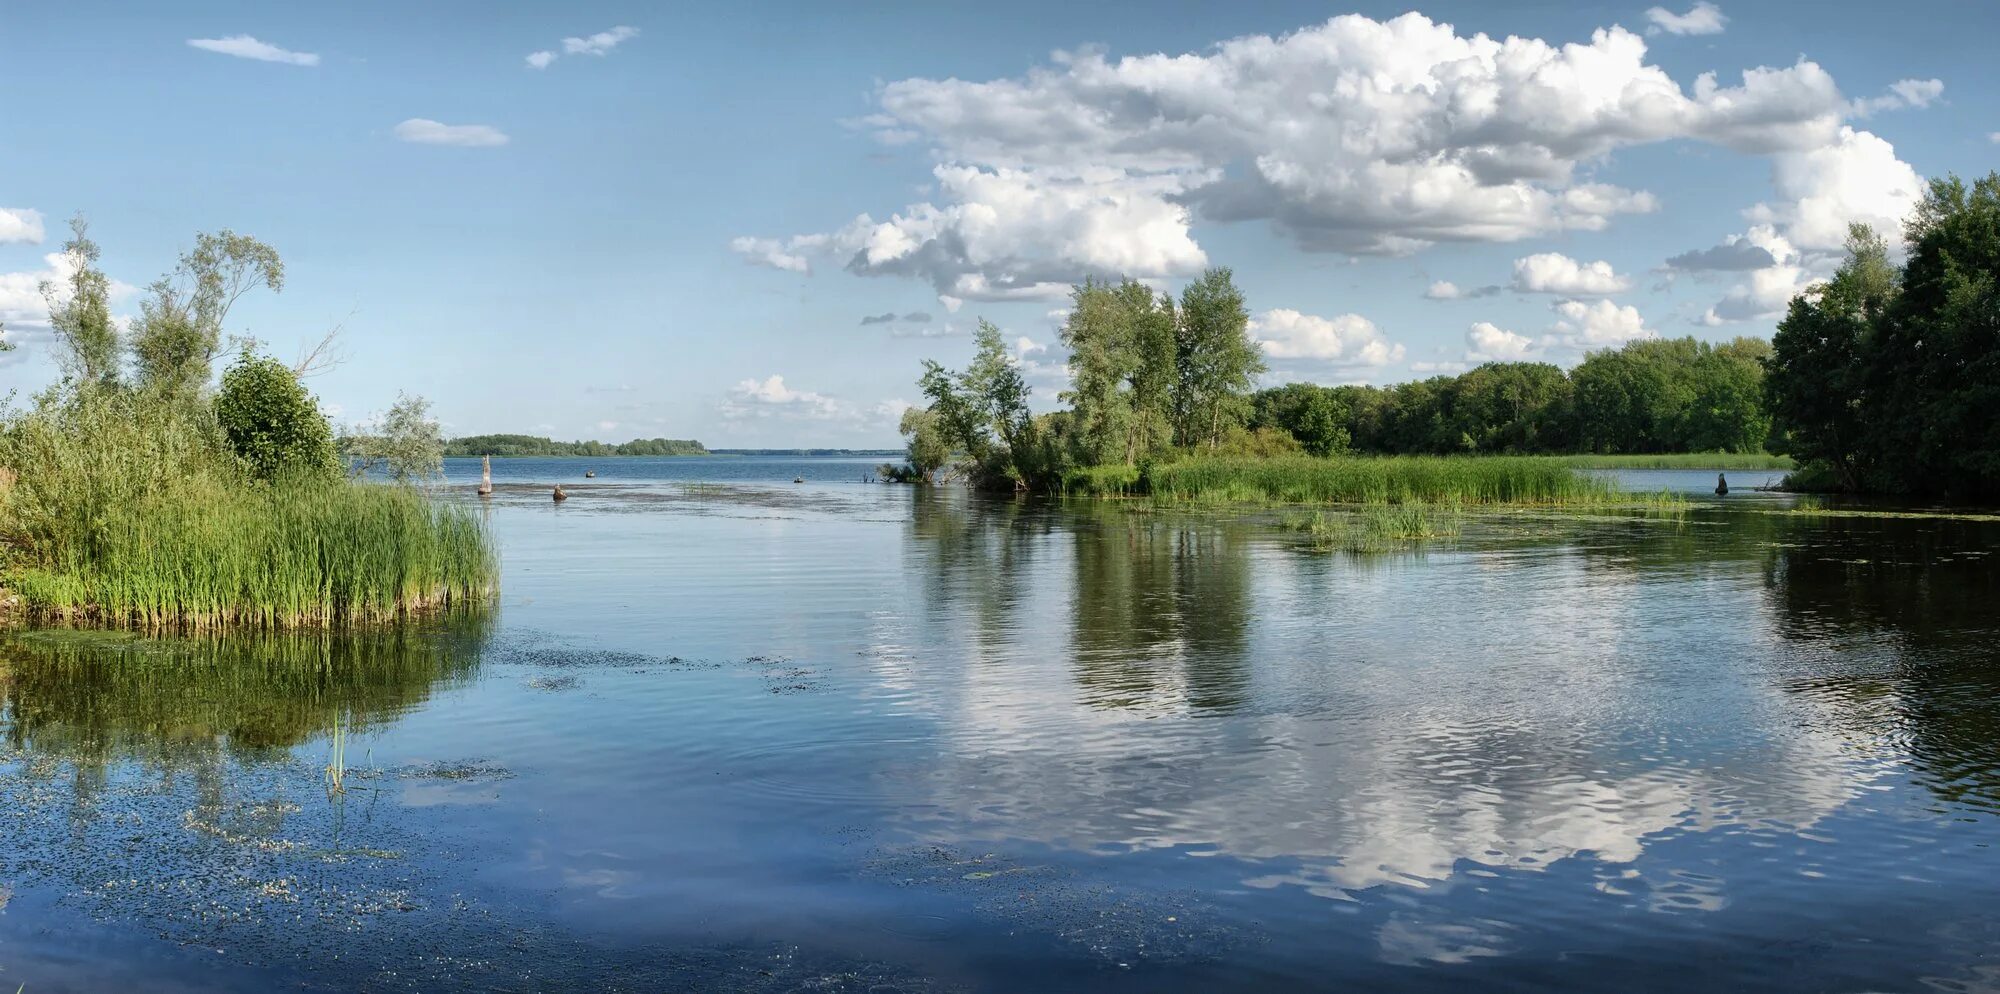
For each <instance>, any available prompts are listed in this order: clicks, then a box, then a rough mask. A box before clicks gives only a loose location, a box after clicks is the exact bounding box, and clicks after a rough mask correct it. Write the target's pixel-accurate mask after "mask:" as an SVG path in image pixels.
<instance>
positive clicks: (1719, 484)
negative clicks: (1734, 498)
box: [1715, 473, 1729, 497]
mask: <svg viewBox="0 0 2000 994" xmlns="http://www.w3.org/2000/svg"><path fill="white" fill-rule="evenodd" d="M1715 495H1716V496H1717V497H1727V496H1729V478H1728V477H1726V476H1723V475H1722V474H1721V473H1717V474H1715Z"/></svg>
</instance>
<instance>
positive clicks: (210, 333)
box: [131, 229, 285, 394]
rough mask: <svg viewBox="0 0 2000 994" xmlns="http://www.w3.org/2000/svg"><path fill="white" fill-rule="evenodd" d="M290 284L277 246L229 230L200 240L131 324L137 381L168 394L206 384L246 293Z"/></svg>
mask: <svg viewBox="0 0 2000 994" xmlns="http://www.w3.org/2000/svg"><path fill="white" fill-rule="evenodd" d="M259 286H262V287H265V288H267V289H269V290H270V291H271V292H273V293H276V292H278V291H280V290H282V289H284V286H285V264H284V262H283V261H282V260H280V259H279V258H278V252H277V250H276V249H273V248H272V247H271V246H269V245H266V244H264V243H263V242H260V241H258V240H257V239H255V238H252V237H250V236H248V235H239V234H237V233H235V232H233V231H229V230H227V229H224V230H223V231H220V232H216V233H213V234H209V233H203V234H199V235H196V236H195V247H194V248H193V249H192V250H191V251H189V252H187V253H186V254H184V255H182V256H181V258H180V264H179V265H178V266H177V267H175V269H174V271H173V272H172V273H171V274H169V275H167V276H164V277H161V278H160V279H159V280H157V281H155V282H154V283H153V285H152V286H151V287H149V288H148V290H147V294H148V295H147V299H146V300H144V301H142V302H141V303H140V305H139V319H138V320H137V321H136V322H134V323H133V326H132V343H131V344H132V360H133V365H134V367H135V368H136V371H137V373H138V382H139V383H140V384H141V385H142V386H145V387H149V388H152V389H154V390H156V391H159V392H161V393H166V394H191V393H195V392H198V391H200V390H201V389H202V388H203V387H205V386H207V385H208V380H209V377H210V376H211V375H212V373H213V369H212V366H213V365H214V362H215V357H216V354H217V351H218V350H219V349H220V348H221V344H222V326H223V322H224V321H225V320H226V319H227V318H228V317H229V310H230V308H231V307H233V306H235V304H236V301H237V300H238V299H240V298H241V297H242V296H243V295H244V294H246V293H248V292H250V291H251V290H253V289H255V288H257V287H259Z"/></svg>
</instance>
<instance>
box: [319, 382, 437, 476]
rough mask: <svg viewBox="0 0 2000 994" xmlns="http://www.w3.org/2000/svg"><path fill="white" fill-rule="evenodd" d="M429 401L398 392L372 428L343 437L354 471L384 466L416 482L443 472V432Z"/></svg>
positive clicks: (346, 453)
mask: <svg viewBox="0 0 2000 994" xmlns="http://www.w3.org/2000/svg"><path fill="white" fill-rule="evenodd" d="M430 408H431V402H430V401H428V400H425V399H424V398H422V397H412V396H410V395H409V394H400V395H398V396H397V398H396V403H395V404H393V405H391V406H390V408H389V413H388V414H386V415H384V416H383V417H382V423H381V425H380V426H378V427H377V429H376V430H375V431H372V432H366V433H352V434H350V435H348V436H347V437H346V438H345V439H343V440H342V441H343V443H344V444H343V446H342V447H343V449H344V450H345V451H344V453H343V454H344V455H346V456H347V458H348V459H350V460H352V461H353V464H354V469H355V473H356V474H357V475H360V474H365V473H367V472H369V471H370V470H373V469H375V468H377V467H381V468H383V469H386V470H387V471H388V472H389V475H390V476H392V477H394V478H395V480H396V482H398V483H419V482H422V481H424V480H430V479H435V478H437V477H440V476H443V475H444V436H443V434H442V433H441V432H440V431H439V428H438V422H437V419H436V418H433V417H431V416H430Z"/></svg>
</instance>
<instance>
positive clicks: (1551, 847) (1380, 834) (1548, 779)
mask: <svg viewBox="0 0 2000 994" xmlns="http://www.w3.org/2000/svg"><path fill="white" fill-rule="evenodd" d="M1113 538H1114V539H1116V541H1117V544H1118V546H1119V548H1118V549H1117V550H1114V551H1115V552H1118V553H1120V554H1125V555H1135V554H1136V555H1139V556H1142V557H1143V555H1144V554H1145V549H1143V548H1140V549H1139V550H1138V552H1137V553H1134V552H1132V551H1130V550H1129V549H1128V546H1129V545H1130V544H1131V543H1130V540H1129V536H1127V535H1124V534H1114V536H1113ZM1078 544H1079V546H1080V548H1079V549H1078V551H1077V553H1076V554H1077V555H1080V556H1087V555H1088V554H1089V552H1090V549H1089V547H1088V545H1087V543H1085V542H1079V543H1078ZM1196 551H1197V552H1199V554H1201V555H1203V556H1205V557H1208V558H1209V559H1210V560H1211V561H1207V562H1204V563H1202V566H1203V568H1204V569H1209V570H1214V569H1223V570H1225V571H1226V570H1228V568H1229V567H1230V566H1231V565H1232V564H1231V563H1229V562H1222V563H1216V562H1214V561H1212V560H1213V559H1214V558H1215V557H1216V556H1217V555H1218V554H1221V553H1218V551H1217V550H1216V549H1215V548H1213V547H1203V548H1202V549H1199V550H1196ZM1222 552H1223V553H1226V554H1230V555H1234V556H1235V557H1236V560H1237V563H1236V564H1235V565H1237V566H1240V567H1241V570H1240V575H1243V576H1245V577H1249V576H1254V578H1255V580H1256V582H1255V583H1254V584H1253V583H1248V582H1245V583H1242V584H1238V585H1234V586H1229V585H1225V586H1224V588H1223V589H1222V590H1221V591H1220V592H1219V593H1218V592H1217V591H1216V590H1215V589H1213V588H1214V587H1215V584H1214V583H1213V582H1211V584H1210V588H1211V589H1208V590H1203V591H1196V592H1194V594H1193V598H1194V599H1193V600H1192V601H1190V600H1189V599H1188V598H1189V596H1190V594H1189V592H1188V589H1187V587H1186V586H1185V582H1184V580H1183V579H1182V577H1183V576H1184V575H1185V574H1184V573H1183V572H1182V571H1180V570H1179V569H1178V568H1177V567H1176V566H1175V564H1174V563H1173V562H1172V561H1171V555H1181V554H1185V550H1183V551H1178V552H1174V553H1172V554H1170V556H1169V560H1168V561H1166V562H1165V563H1163V564H1155V566H1156V567H1157V568H1147V567H1146V565H1145V563H1144V562H1143V561H1142V562H1141V563H1140V564H1139V565H1137V566H1124V565H1121V564H1119V563H1117V562H1113V561H1111V559H1112V557H1110V556H1107V557H1105V561H1104V562H1100V563H1099V564H1097V565H1096V566H1092V565H1090V564H1088V563H1085V564H1083V565H1080V566H1078V567H1077V569H1078V570H1080V571H1081V572H1073V571H1067V570H1062V569H1060V568H1059V565H1058V564H1056V563H1044V564H1042V566H1041V569H1042V571H1043V572H1046V573H1052V574H1054V575H1055V576H1056V577H1057V578H1061V577H1062V576H1064V574H1069V575H1071V576H1075V577H1083V576H1085V575H1088V577H1089V582H1090V583H1091V584H1093V585H1096V586H1097V587H1098V588H1100V589H1094V590H1091V591H1090V592H1088V593H1085V592H1083V591H1082V589H1081V580H1079V581H1077V585H1076V586H1065V585H1064V584H1063V583H1059V582H1051V583H1049V584H1046V585H1037V586H1036V587H1035V588H1033V589H1030V590H1029V591H1027V592H1025V593H1022V594H1019V595H1018V596H1019V597H1020V600H1019V601H1018V602H1017V603H1015V604H1013V605H1011V609H1012V610H1011V611H1010V615H1011V616H1012V617H1011V620H1010V621H1009V622H1008V627H1007V629H1006V630H1007V632H1008V633H1009V635H1010V636H1011V638H1012V639H1014V641H1012V642H1010V643H1009V644H1008V645H1007V646H1006V648H1005V650H1004V651H1003V652H1002V653H1001V654H1000V658H998V659H986V658H982V659H980V660H977V661H968V662H967V663H966V664H965V665H963V666H961V667H957V668H945V667H939V668H937V672H939V673H942V672H949V673H950V676H951V677H952V678H954V679H955V680H956V681H957V682H956V683H955V684H952V685H944V684H942V683H941V682H938V681H937V680H936V679H935V674H934V679H933V681H931V682H929V683H927V684H926V685H925V686H924V687H923V688H921V690H919V691H917V692H918V693H921V694H923V695H924V696H927V697H929V698H930V699H931V704H932V706H933V707H934V708H935V709H936V710H937V713H938V714H939V715H940V718H941V722H942V727H941V728H940V729H939V731H938V735H939V738H940V741H941V742H942V753H943V754H942V755H941V756H940V757H939V759H938V761H937V763H936V766H935V768H934V769H933V770H931V771H928V773H927V774H926V775H925V776H924V777H922V778H921V779H922V782H923V783H924V784H926V785H927V786H928V788H929V795H928V796H926V797H925V798H923V800H922V802H920V804H918V805H917V806H916V809H917V810H922V811H923V812H924V814H922V815H921V817H923V818H925V819H937V820H938V824H939V825H940V827H942V828H944V829H945V830H947V831H949V832H952V833H960V834H959V836H958V837H960V838H963V837H966V836H967V835H972V836H979V837H992V838H996V839H1006V838H1026V839H1032V840H1038V841H1048V842H1053V843H1059V844H1061V845H1064V846H1066V847H1070V848H1073V849H1076V850H1079V851H1089V852H1110V851H1119V850H1129V849H1162V848H1170V847H1180V848H1185V849H1187V850H1188V851H1190V852H1195V853H1203V854H1207V853H1214V854H1219V855H1226V856H1230V857H1235V858H1239V859H1245V860H1255V861H1260V862H1263V863H1265V864H1267V865H1266V866H1265V867H1264V872H1256V873H1253V874H1252V875H1251V876H1250V878H1249V880H1248V881H1247V882H1248V883H1250V884H1252V885H1256V886H1267V887H1269V886H1297V887H1302V888H1305V889H1307V890H1308V891H1310V892H1311V893H1314V894H1318V895H1322V896H1326V897H1331V898H1346V897H1350V896H1353V895H1354V894H1355V892H1358V891H1362V890H1365V889H1368V888H1373V887H1378V886H1381V885H1385V884H1398V885H1405V886H1415V887H1430V886H1434V885H1437V884H1440V883H1442V882H1445V881H1449V880H1451V879H1453V878H1454V877H1455V876H1456V875H1458V874H1460V873H1462V872H1463V871H1464V870H1465V869H1466V868H1468V867H1484V868H1489V869H1493V870H1507V871H1514V872H1533V871H1541V870H1543V869H1545V868H1547V867H1549V866H1550V865H1552V864H1555V863H1558V862H1560V861H1564V860H1570V859H1574V858H1577V857H1579V856H1584V857H1587V858H1589V859H1591V860H1593V861H1595V862H1597V863H1599V864H1604V865H1605V866H1606V867H1607V868H1609V867H1618V866H1623V867H1627V868H1632V869H1636V868H1634V867H1633V866H1632V865H1633V864H1635V863H1637V862H1639V861H1640V860H1641V858H1642V856H1644V855H1645V852H1646V850H1647V847H1648V846H1649V844H1651V843H1652V842H1653V841H1654V840H1658V839H1664V838H1669V837H1673V836H1676V835H1679V834H1683V833H1688V832H1704V831H1709V830H1713V829H1717V828H1722V827H1725V826H1727V827H1729V828H1731V829H1732V830H1735V831H1740V832H1748V833H1767V834H1771V835H1780V834H1789V833H1792V832H1795V831H1797V830H1798V829H1800V828H1803V827H1805V826H1810V825H1812V824H1814V823H1815V822H1817V821H1819V820H1820V819H1822V818H1824V817H1825V816H1826V815H1827V814H1828V813H1829V812H1831V811H1833V810H1835V809H1837V808H1838V807H1840V806H1841V805H1842V804H1844V803H1846V802H1847V801H1848V800H1849V799H1850V798H1852V797H1854V796H1856V795H1857V794H1858V793H1859V792H1860V791H1861V790H1863V789H1865V784H1866V783H1867V782H1868V781H1870V780H1872V779H1874V778H1876V777H1877V776H1880V775H1882V773H1883V771H1884V770H1885V769H1886V768H1887V767H1885V766H1884V765H1882V763H1881V760H1882V757H1880V756H1871V755H1869V754H1868V750H1866V749H1860V750H1857V748H1856V747H1855V746H1854V745H1852V744H1850V743H1847V742H1845V741H1844V740H1843V739H1842V737H1841V735H1840V734H1839V733H1838V727H1839V726H1837V725H1812V724H1802V723H1801V722H1799V721H1798V720H1797V718H1798V714H1797V701H1796V699H1793V698H1789V697H1788V696H1787V695H1785V694H1784V693H1783V691H1782V690H1781V689H1779V688H1778V687H1774V686H1773V685H1772V684H1771V682H1770V681H1769V680H1768V679H1765V678H1764V677H1763V675H1762V671H1761V670H1760V669H1759V664H1758V663H1757V662H1756V661H1755V659H1754V657H1751V656H1749V655H1748V654H1749V653H1751V652H1765V651H1772V652H1776V651H1782V648H1783V647H1782V645H1781V644H1779V643H1778V642H1777V640H1775V639H1773V638H1772V637H1771V636H1770V634H1769V627H1770V620H1769V618H1768V616H1767V615H1765V614H1764V613H1763V610H1764V608H1763V604H1762V603H1761V601H1760V599H1759V598H1758V597H1756V596H1751V595H1746V596H1741V597H1739V596H1736V594H1737V591H1736V590H1734V589H1731V587H1730V586H1729V585H1745V586H1749V585H1754V584H1755V583H1756V577H1754V576H1739V575H1737V574H1736V573H1724V574H1719V575H1718V574H1702V573H1700V572H1699V571H1690V570H1685V569H1683V570H1679V571H1677V572H1675V573H1674V574H1673V575H1672V576H1671V577H1669V579H1667V580H1665V581H1660V582H1646V581H1647V579H1648V577H1647V576H1646V575H1645V574H1643V573H1639V572H1635V571H1631V570H1620V569H1613V568H1608V567H1607V566H1606V565H1605V564H1604V563H1603V562H1601V561H1597V560H1593V559H1590V558H1588V557H1586V556H1583V555H1579V554H1577V553H1576V552H1575V551H1574V550H1572V549H1563V548H1556V549H1542V550H1532V549H1531V550H1525V551H1524V550H1518V549H1516V550H1506V551H1502V552H1497V553H1492V554H1485V553H1481V554H1472V555H1465V554H1444V555H1433V556H1431V557H1429V558H1428V559H1427V560H1424V561H1413V560H1403V561H1397V560H1393V559H1392V560H1383V561H1377V562H1373V563H1369V564H1367V565H1366V566H1364V567H1363V568H1348V566H1347V565H1346V564H1345V562H1344V561H1343V560H1341V559H1340V558H1337V557H1335V558H1324V559H1316V560H1303V559H1300V558H1298V557H1293V556H1289V555H1284V554H1280V553H1276V552H1273V551H1272V550H1271V549H1269V548H1263V549H1258V548H1239V549H1235V550H1233V551H1232V550H1226V549H1225V550H1222ZM1301 563H1303V565H1301ZM1106 584H1109V585H1111V586H1112V587H1113V588H1117V587H1118V585H1119V584H1127V585H1129V587H1128V588H1127V589H1122V590H1121V589H1113V590H1111V591H1108V592H1107V591H1106V590H1104V589H1101V587H1102V586H1103V585H1106ZM1077 597H1087V598H1088V599H1089V601H1090V603H1089V604H1087V605H1082V606H1079V605H1078V604H1076V603H1075V601H1074V599H1075V598H1077ZM1063 598H1068V599H1069V601H1068V602H1067V603H1066V602H1064V601H1063V600H1062V599H1063ZM1176 598H1179V599H1178V600H1177V599H1176ZM1107 604H1108V607H1107V606H1106V605H1107ZM1441 605H1442V606H1448V610H1447V609H1441ZM1204 607H1210V608H1217V607H1219V608H1220V609H1221V610H1222V611H1223V612H1225V613H1226V612H1229V611H1234V612H1236V613H1237V617H1235V618H1231V617H1226V616H1214V617H1207V618H1203V617H1200V615H1199V611H1200V609H1202V608H1204ZM1086 608H1089V613H1086V610H1085V609H1086ZM1163 609H1164V610H1171V611H1172V612H1175V616H1176V617H1186V618H1187V619H1189V620H1188V621H1187V622H1186V623H1185V624H1182V623H1180V622H1172V621H1163V620H1162V619H1161V618H1160V617H1159V616H1158V615H1157V614H1153V613H1148V612H1149V611H1158V610H1163ZM1107 612H1108V616H1109V617H1111V618H1113V619H1118V620H1121V621H1123V622H1126V623H1127V624H1126V628H1127V630H1129V631H1131V632H1132V634H1131V636H1130V641H1129V642H1127V643H1122V645H1125V646H1127V647H1129V649H1130V652H1129V653H1128V654H1127V656H1126V657H1125V658H1124V659H1123V660H1121V661H1120V666H1121V668H1120V669H1119V670H1118V673H1119V680H1120V681H1122V682H1121V683H1120V684H1119V694H1120V696H1121V699H1122V700H1124V701H1125V702H1126V705H1125V706H1124V707H1123V709H1118V708H1106V707H1104V706H1103V703H1104V701H1105V700H1106V697H1105V696H1104V695H1103V693H1102V686H1103V685H1102V684H1101V683H1094V682H1092V681H1091V680H1089V679H1086V678H1084V677H1081V676H1079V675H1078V674H1079V672H1083V673H1086V674H1087V673H1088V672H1089V671H1090V669H1091V668H1092V667H1093V666H1097V665H1099V664H1100V663H1101V662H1102V661H1103V658H1105V657H1108V656H1115V655H1116V654H1117V652H1118V650H1119V648H1120V646H1121V643H1118V642H1117V641H1116V639H1115V632H1116V631H1117V630H1118V629H1117V626H1115V625H1103V624H1098V622H1101V621H1103V620H1104V619H1105V617H1106V616H1107ZM1065 617H1067V619H1068V622H1069V630H1068V631H1067V632H1065V631H1063V630H1061V629H1060V628H1056V629H1055V631H1053V632H1049V631H1046V630H1043V631H1040V632H1038V631H1037V630H1036V629H1035V628H1034V627H1032V626H1024V625H1023V624H1022V623H1021V621H1020V619H1034V620H1035V621H1038V622H1040V623H1042V624H1043V625H1045V626H1048V627H1051V628H1054V627H1055V626H1052V625H1049V624H1048V623H1049V622H1050V621H1051V620H1053V619H1063V618H1065ZM1244 618H1254V619H1257V621H1256V624H1254V625H1244V624H1243V619H1244ZM1091 626H1094V627H1091ZM1216 630H1225V631H1230V632H1233V633H1237V634H1235V635H1232V638H1231V639H1220V640H1218V639H1216V638H1213V637H1206V638H1204V636H1212V634H1213V632H1214V631H1216ZM1080 632H1081V634H1079V633H1080ZM1078 638H1083V639H1084V641H1083V643H1082V644H1080V645H1079V644H1078V643H1077V639H1078ZM898 641H900V642H902V643H903V644H911V643H912V642H915V641H916V640H915V639H913V638H902V639H899V640H898ZM1215 672H1240V673H1241V674H1242V675H1241V677H1240V679H1239V678H1236V677H1231V678H1230V679H1231V680H1232V681H1235V683H1234V685H1235V686H1237V687H1238V688H1239V689H1240V700H1239V701H1238V702H1237V703H1233V704H1231V705H1230V707H1228V708H1226V709H1225V710H1224V711H1223V712H1220V713H1217V712H1213V711H1210V710H1209V709H1207V708H1204V707H1202V706H1201V705H1200V704H1199V702H1198V701H1196V700H1195V699H1194V695H1195V694H1197V693H1199V692H1200V688H1201V687H1202V686H1203V681H1202V679H1201V675H1202V674H1209V673H1215ZM1207 685H1209V686H1213V685H1214V681H1213V680H1212V679H1210V680H1209V681H1208V684H1207ZM905 692H906V693H907V692H910V691H908V690H907V689H906V690H905ZM1162 716H1165V719H1164V720H1152V719H1154V718H1159V717H1162ZM940 809H941V810H942V812H944V814H940V813H939V812H940ZM1607 876H1608V877H1610V878H1611V879H1612V880H1613V882H1612V883H1610V884H1608V885H1607V887H1606V889H1607V892H1610V893H1620V892H1629V893H1631V894H1632V895H1634V900H1635V901H1636V902H1638V903H1639V904H1641V905H1642V906H1645V907H1649V908H1652V909H1654V910H1659V911H1677V910H1715V909H1717V908H1720V907H1723V906H1724V905H1726V903H1727V896H1726V890H1725V887H1724V884H1725V881H1722V880H1718V879H1713V878H1700V877H1695V876H1690V875H1686V874H1681V873H1677V872H1675V871H1674V870H1673V869H1672V868H1668V867H1655V868H1652V869H1648V870H1646V871H1645V873H1644V874H1643V875H1637V876H1633V877H1625V876H1621V875H1620V874H1617V873H1611V874H1607ZM1461 927H1462V924H1458V923H1455V924H1452V925H1450V926H1449V927H1447V928H1445V929H1444V931H1442V932H1440V931H1438V930H1437V929H1428V930H1425V929H1419V928H1418V926H1416V925H1413V924H1410V923H1407V922H1406V923H1403V924H1400V925H1397V926H1396V930H1395V931H1393V932H1391V933H1390V934H1388V935H1386V936H1385V937H1384V944H1385V955H1387V949H1388V946H1389V945H1390V944H1392V942H1393V944H1395V945H1396V946H1397V948H1400V949H1404V950H1406V953H1401V954H1398V955H1409V956H1412V957H1418V958H1435V957H1431V956H1420V954H1419V953H1417V952H1408V950H1415V949H1418V948H1420V947H1421V943H1419V942H1418V940H1417V937H1418V936H1419V935H1420V934H1421V935H1426V936H1430V940H1429V941H1431V942H1432V943H1433V944H1434V945H1436V947H1437V949H1441V950H1447V952H1443V953H1440V954H1439V955H1443V956H1446V957H1450V956H1474V955H1481V954H1483V952H1482V951H1483V950H1488V949H1490V948H1494V942H1497V941H1498V940H1497V939H1495V940H1493V942H1487V941H1484V940H1479V941H1475V940H1474V939H1473V938H1471V937H1469V936H1467V935H1464V934H1460V933H1459V932H1456V931H1453V930H1455V929H1459V928H1461ZM1449 950H1456V952H1450V951H1449Z"/></svg>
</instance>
